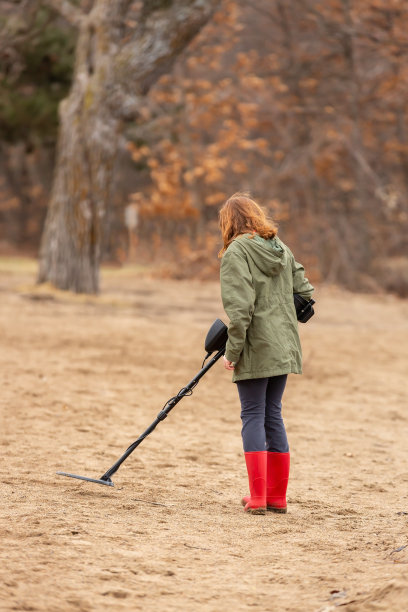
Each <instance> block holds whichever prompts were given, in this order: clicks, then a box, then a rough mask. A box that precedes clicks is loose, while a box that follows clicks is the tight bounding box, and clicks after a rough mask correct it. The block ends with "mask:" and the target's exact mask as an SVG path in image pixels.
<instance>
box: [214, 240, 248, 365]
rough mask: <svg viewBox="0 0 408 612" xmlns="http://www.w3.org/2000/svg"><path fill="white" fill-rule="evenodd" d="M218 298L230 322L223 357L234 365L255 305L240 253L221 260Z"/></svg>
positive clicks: (246, 263)
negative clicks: (219, 296)
mask: <svg viewBox="0 0 408 612" xmlns="http://www.w3.org/2000/svg"><path fill="white" fill-rule="evenodd" d="M221 297H222V303H223V306H224V310H225V312H226V313H227V315H228V317H229V320H230V323H229V326H228V342H227V348H226V352H225V357H226V358H227V359H228V361H233V362H234V363H236V362H237V361H238V360H239V358H240V355H241V353H242V349H243V347H244V343H245V338H246V331H247V329H248V327H249V324H250V322H251V319H252V314H253V312H254V304H255V290H254V287H253V283H252V276H251V272H250V270H249V267H248V262H247V260H246V259H245V257H244V256H243V255H241V254H239V253H231V252H228V251H227V252H226V253H225V255H224V256H223V258H222V261H221Z"/></svg>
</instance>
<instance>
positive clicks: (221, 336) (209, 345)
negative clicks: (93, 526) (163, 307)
mask: <svg viewBox="0 0 408 612" xmlns="http://www.w3.org/2000/svg"><path fill="white" fill-rule="evenodd" d="M227 340H228V328H227V326H226V325H224V323H223V322H222V321H221V320H220V319H216V320H215V321H214V323H213V324H212V325H211V327H210V329H209V331H208V334H207V337H206V339H205V345H204V346H205V350H206V351H207V355H206V356H205V358H204V361H203V364H202V368H201V370H200V371H199V372H198V374H196V375H195V376H194V378H193V379H192V380H190V382H189V383H188V384H187V385H186V386H185V387H183V388H182V389H180V391H179V392H178V393H177V395H175V396H174V397H171V398H170V399H169V400H168V401H167V402H166V403H165V404H164V406H163V408H162V409H161V410H160V412H159V414H158V415H157V417H156V418H155V420H154V421H153V423H152V424H151V425H150V426H149V427H148V428H147V429H146V431H144V432H143V433H142V435H141V436H139V438H138V439H137V440H135V442H133V444H131V445H130V446H129V448H128V449H127V450H126V451H125V452H124V453H123V455H122V456H121V457H119V459H118V460H117V461H116V463H114V464H113V465H112V467H111V468H109V470H108V471H107V472H105V474H103V475H102V476H101V477H100V478H88V476H77V475H76V474H67V473H66V472H57V474H59V475H60V476H69V478H77V479H78V480H87V481H88V482H95V483H96V484H101V485H107V486H108V487H113V486H114V484H113V482H112V480H111V476H113V474H114V473H115V472H117V471H118V469H119V468H120V466H121V465H122V463H123V462H124V461H125V459H127V458H128V457H129V455H131V454H132V453H133V451H134V450H135V449H136V448H137V447H138V446H139V444H141V443H142V442H143V440H144V439H145V438H147V436H148V435H149V434H151V433H152V431H153V430H154V429H155V428H156V427H157V425H158V424H159V423H160V421H164V419H165V418H166V417H167V415H168V414H169V412H170V411H171V410H173V408H174V406H175V405H176V404H178V403H179V401H180V400H181V399H182V398H183V397H186V396H187V395H192V393H193V389H194V387H196V385H197V384H198V382H199V380H200V379H201V378H202V377H203V376H204V374H206V373H207V372H208V370H209V369H210V368H212V367H213V365H214V364H215V362H216V361H218V359H219V358H220V357H222V356H223V355H224V353H225V345H226V343H227ZM215 351H217V352H216V354H215V355H214V357H212V358H211V359H210V361H209V362H208V363H207V364H206V365H204V363H205V362H206V361H207V359H208V358H209V357H210V356H211V355H212V353H214V352H215Z"/></svg>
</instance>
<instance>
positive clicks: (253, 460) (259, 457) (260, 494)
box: [244, 451, 267, 514]
mask: <svg viewBox="0 0 408 612" xmlns="http://www.w3.org/2000/svg"><path fill="white" fill-rule="evenodd" d="M244 454H245V461H246V466H247V470H248V481H249V492H250V495H249V497H248V498H247V500H246V503H245V508H244V510H245V512H249V513H250V514H265V510H266V455H267V453H266V451H258V452H253V453H244Z"/></svg>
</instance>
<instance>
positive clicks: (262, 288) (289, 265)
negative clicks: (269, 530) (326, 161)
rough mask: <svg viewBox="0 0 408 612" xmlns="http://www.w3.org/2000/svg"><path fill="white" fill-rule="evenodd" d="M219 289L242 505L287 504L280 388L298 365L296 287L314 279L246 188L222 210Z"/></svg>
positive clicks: (301, 289)
mask: <svg viewBox="0 0 408 612" xmlns="http://www.w3.org/2000/svg"><path fill="white" fill-rule="evenodd" d="M220 227H221V233H222V238H223V242H224V246H223V248H222V250H221V251H220V257H222V261H221V295H222V301H223V305H224V309H225V312H226V313H227V315H228V317H229V319H230V323H229V327H228V342H227V347H226V352H225V356H224V365H225V368H226V369H227V370H233V378H232V380H233V382H236V383H237V387H238V393H239V398H240V401H241V419H242V440H243V446H244V454H245V461H246V465H247V470H248V480H249V491H250V495H249V496H246V497H244V498H243V500H242V503H243V505H244V506H245V511H246V512H250V513H252V514H265V510H266V509H268V510H271V511H273V512H286V511H287V508H286V489H287V485H288V478H289V446H288V440H287V437H286V431H285V426H284V423H283V420H282V415H281V410H282V395H283V392H284V390H285V385H286V379H287V375H288V374H289V373H291V372H292V373H295V374H301V373H302V350H301V346H300V340H299V334H298V323H297V318H296V310H295V306H294V301H293V294H294V293H299V294H300V295H301V296H302V297H304V298H306V299H307V300H309V299H310V297H311V295H312V293H313V290H314V289H313V286H312V285H311V284H310V283H309V281H308V280H307V278H305V275H304V268H303V266H302V265H301V264H299V263H297V262H296V261H295V258H294V256H293V254H292V252H291V251H290V249H289V248H288V247H287V246H286V245H285V244H284V243H283V242H282V241H281V240H280V239H279V238H278V236H277V228H276V227H275V226H274V224H273V223H272V222H271V221H269V220H268V219H267V217H266V215H265V213H264V212H263V210H262V208H261V207H260V206H259V205H258V204H257V203H256V202H254V201H253V200H252V199H251V198H250V197H249V196H248V195H247V194H244V193H236V194H234V195H233V196H232V197H230V198H229V200H227V202H226V203H225V204H224V206H223V207H222V208H221V210H220Z"/></svg>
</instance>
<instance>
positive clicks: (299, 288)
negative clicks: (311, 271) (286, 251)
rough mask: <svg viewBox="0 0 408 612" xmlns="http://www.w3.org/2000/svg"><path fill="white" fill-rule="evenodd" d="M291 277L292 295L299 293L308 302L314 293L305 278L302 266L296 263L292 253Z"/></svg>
mask: <svg viewBox="0 0 408 612" xmlns="http://www.w3.org/2000/svg"><path fill="white" fill-rule="evenodd" d="M292 276H293V293H300V295H301V296H302V297H303V298H305V299H306V300H310V298H311V297H312V293H313V291H314V287H313V285H311V284H310V283H309V281H308V279H307V278H306V276H305V269H304V267H303V266H302V264H300V263H298V262H297V261H296V260H295V258H294V256H293V253H292Z"/></svg>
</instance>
